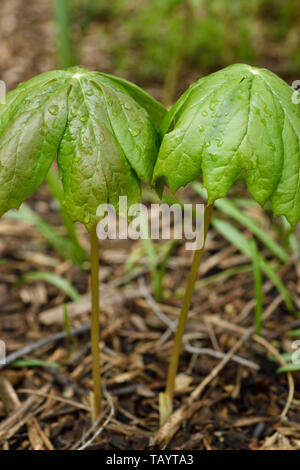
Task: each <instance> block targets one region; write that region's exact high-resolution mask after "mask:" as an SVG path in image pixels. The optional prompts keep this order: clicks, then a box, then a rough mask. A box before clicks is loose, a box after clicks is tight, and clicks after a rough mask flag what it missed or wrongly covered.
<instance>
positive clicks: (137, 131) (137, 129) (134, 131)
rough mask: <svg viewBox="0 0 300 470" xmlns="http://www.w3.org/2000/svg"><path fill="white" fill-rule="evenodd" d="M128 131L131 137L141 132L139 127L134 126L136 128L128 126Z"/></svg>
mask: <svg viewBox="0 0 300 470" xmlns="http://www.w3.org/2000/svg"><path fill="white" fill-rule="evenodd" d="M129 132H130V134H131V135H132V136H133V137H136V136H137V135H139V134H140V133H141V129H140V128H139V127H136V128H132V127H129Z"/></svg>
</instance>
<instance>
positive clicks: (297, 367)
mask: <svg viewBox="0 0 300 470" xmlns="http://www.w3.org/2000/svg"><path fill="white" fill-rule="evenodd" d="M299 370H300V364H292V363H290V364H286V365H285V366H281V367H279V369H277V371H276V372H277V373H278V374H282V373H283V372H297V371H299Z"/></svg>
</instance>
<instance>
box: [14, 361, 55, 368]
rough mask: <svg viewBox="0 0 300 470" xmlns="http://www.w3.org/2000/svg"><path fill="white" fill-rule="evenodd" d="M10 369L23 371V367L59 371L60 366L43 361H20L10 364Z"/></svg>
mask: <svg viewBox="0 0 300 470" xmlns="http://www.w3.org/2000/svg"><path fill="white" fill-rule="evenodd" d="M10 367H14V368H16V369H22V368H23V367H54V368H55V369H58V368H59V364H58V363H57V362H51V361H43V360H42V359H20V360H19V361H15V362H13V363H12V364H10Z"/></svg>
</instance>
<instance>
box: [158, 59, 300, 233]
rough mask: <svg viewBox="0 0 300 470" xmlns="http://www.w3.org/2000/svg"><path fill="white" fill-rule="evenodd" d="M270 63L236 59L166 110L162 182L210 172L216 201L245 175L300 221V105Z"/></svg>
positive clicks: (263, 196)
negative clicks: (264, 65)
mask: <svg viewBox="0 0 300 470" xmlns="http://www.w3.org/2000/svg"><path fill="white" fill-rule="evenodd" d="M293 93H294V90H293V89H292V88H291V87H289V86H288V85H287V84H286V83H285V82H284V81H282V80H281V79H280V78H279V77H277V76H276V75H274V74H273V73H272V72H270V71H268V70H266V69H258V68H255V67H250V66H249V65H243V64H236V65H232V66H230V67H227V68H225V69H224V70H220V71H219V72H216V73H214V74H211V75H209V76H207V77H205V78H202V79H200V80H199V81H198V82H197V83H195V84H194V85H192V86H191V87H190V88H189V89H188V90H187V91H186V92H185V94H184V95H183V96H182V97H181V98H180V100H179V101H178V102H177V103H176V104H175V106H174V108H173V109H172V110H171V111H170V112H169V113H168V115H167V116H166V118H165V120H164V123H163V125H162V131H161V132H162V134H163V135H164V137H163V141H162V145H161V148H160V152H159V156H158V160H157V163H156V166H155V170H154V181H156V182H158V183H160V184H161V181H162V180H165V179H167V180H168V182H169V185H170V187H171V189H172V190H173V191H176V190H177V189H178V188H179V187H181V186H185V185H186V184H188V183H190V182H191V181H194V180H195V179H197V178H198V177H199V176H200V175H201V174H202V175H203V184H204V186H205V187H206V189H207V191H208V202H209V203H212V202H213V201H215V200H216V199H218V198H221V197H224V196H225V195H226V193H227V191H228V190H229V189H230V187H231V186H232V184H233V183H234V181H235V180H236V178H237V177H238V176H241V175H242V174H243V172H244V173H245V179H246V183H247V187H248V190H249V192H250V193H251V195H252V196H253V197H254V199H255V200H256V201H258V202H259V203H260V204H261V205H264V203H265V202H266V201H267V200H269V199H270V200H271V202H272V206H273V210H274V213H275V215H285V216H286V218H287V219H288V220H289V222H290V223H291V224H292V225H293V226H295V225H296V223H297V222H298V220H299V219H300V105H299V104H295V103H294V102H293V100H292V96H293Z"/></svg>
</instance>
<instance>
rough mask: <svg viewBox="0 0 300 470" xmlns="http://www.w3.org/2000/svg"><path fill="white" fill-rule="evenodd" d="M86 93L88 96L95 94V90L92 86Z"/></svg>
mask: <svg viewBox="0 0 300 470" xmlns="http://www.w3.org/2000/svg"><path fill="white" fill-rule="evenodd" d="M86 94H87V95H88V96H93V94H94V92H93V90H92V89H91V88H90V89H89V90H88V91H87V92H86Z"/></svg>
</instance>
